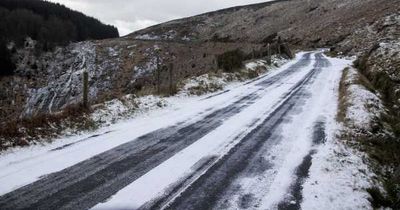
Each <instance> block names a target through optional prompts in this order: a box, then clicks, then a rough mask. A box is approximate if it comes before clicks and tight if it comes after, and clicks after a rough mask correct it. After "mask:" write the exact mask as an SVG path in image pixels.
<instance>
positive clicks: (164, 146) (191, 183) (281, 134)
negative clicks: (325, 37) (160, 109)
mask: <svg viewBox="0 0 400 210" xmlns="http://www.w3.org/2000/svg"><path fill="white" fill-rule="evenodd" d="M340 73H341V69H339V68H337V69H336V68H334V67H332V65H331V63H330V61H329V60H328V58H326V57H325V56H324V55H323V54H322V53H320V52H310V53H303V54H302V55H301V57H300V58H298V59H297V60H296V61H295V62H292V63H291V64H290V65H286V66H284V67H283V68H282V69H280V70H278V71H277V72H275V73H271V74H268V75H265V76H262V77H260V78H258V79H256V80H253V81H251V82H249V83H247V84H244V85H243V86H242V87H240V88H241V91H236V92H235V90H234V89H233V90H230V91H224V92H222V93H219V94H215V95H213V96H209V97H206V98H204V99H202V100H201V101H202V102H201V103H207V101H209V102H210V104H211V101H213V100H221V101H224V98H227V100H226V102H225V103H223V105H221V106H211V107H208V108H206V109H205V108H204V109H199V110H195V111H196V113H197V114H196V117H194V118H192V119H187V120H182V121H179V122H176V123H173V124H171V125H169V126H165V127H163V128H160V129H156V130H154V131H151V132H148V133H143V135H141V136H139V137H137V138H134V139H130V140H128V141H126V142H125V143H123V144H120V145H118V146H116V147H113V148H111V149H109V150H106V151H103V152H101V153H99V154H97V155H94V156H93V157H91V158H88V159H85V160H82V161H80V162H79V163H76V164H73V165H72V166H69V167H66V168H64V169H63V170H59V171H56V172H54V173H51V174H44V176H41V177H40V178H39V179H37V180H36V181H34V182H32V183H30V184H27V185H25V186H22V187H19V188H17V189H12V190H9V191H8V192H6V193H4V194H3V195H0V209H90V208H94V209H185V210H187V209H232V208H234V209H276V208H277V209H301V202H302V199H303V194H302V183H303V182H304V180H305V179H307V176H308V170H309V168H310V165H311V164H312V156H313V154H315V153H316V152H317V151H318V147H319V146H320V145H321V144H324V142H325V139H326V138H327V137H326V136H327V135H329V134H327V132H329V128H327V127H329V124H330V123H331V121H332V120H334V119H332V118H333V112H332V111H329V110H328V109H329V108H330V107H327V106H325V105H326V104H329V103H330V102H331V101H332V100H336V99H332V97H334V90H335V87H336V86H337V84H336V82H337V80H336V79H337V78H338V77H339V76H340ZM335 78H336V79H335ZM228 96H229V100H228ZM199 103H200V102H199ZM113 135H114V134H113V132H107V133H104V136H106V137H109V138H110V139H112V138H114V137H113ZM96 138H99V137H98V136H93V137H92V138H90V139H88V140H86V141H96ZM78 146H79V144H77V145H70V144H68V145H64V146H61V147H59V148H55V149H53V150H51V151H49V153H50V152H58V151H59V150H61V151H62V150H65V148H68V147H78ZM82 152H84V151H82ZM50 161H51V160H50ZM10 177H12V173H10V174H7V176H1V174H0V186H1V183H2V182H6V181H7V179H10Z"/></svg>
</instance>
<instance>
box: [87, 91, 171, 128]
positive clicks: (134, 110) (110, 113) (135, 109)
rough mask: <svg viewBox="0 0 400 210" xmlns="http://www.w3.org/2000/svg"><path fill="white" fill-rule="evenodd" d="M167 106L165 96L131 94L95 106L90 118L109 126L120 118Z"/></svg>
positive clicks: (131, 116)
mask: <svg viewBox="0 0 400 210" xmlns="http://www.w3.org/2000/svg"><path fill="white" fill-rule="evenodd" d="M165 106H167V101H166V100H165V99H163V98H160V97H157V96H153V95H149V96H143V97H136V96H134V95H131V94H129V95H126V96H124V97H121V98H118V99H113V100H111V101H107V102H105V103H102V104H100V105H96V106H94V109H95V111H94V112H93V113H92V114H91V116H90V118H91V119H92V120H93V121H94V122H96V123H99V124H101V125H103V126H108V125H110V124H113V123H115V122H117V121H118V120H122V119H128V118H133V117H135V116H137V115H139V114H143V113H146V112H148V111H151V110H155V109H159V108H163V107H165Z"/></svg>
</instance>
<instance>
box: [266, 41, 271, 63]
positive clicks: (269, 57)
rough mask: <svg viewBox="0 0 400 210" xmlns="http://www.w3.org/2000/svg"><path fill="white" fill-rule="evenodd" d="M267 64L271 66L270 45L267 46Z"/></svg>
mask: <svg viewBox="0 0 400 210" xmlns="http://www.w3.org/2000/svg"><path fill="white" fill-rule="evenodd" d="M267 62H268V64H269V65H271V46H270V45H269V43H268V45H267Z"/></svg>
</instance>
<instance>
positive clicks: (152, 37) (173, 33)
mask: <svg viewBox="0 0 400 210" xmlns="http://www.w3.org/2000/svg"><path fill="white" fill-rule="evenodd" d="M176 36H177V32H176V31H174V30H170V31H168V32H165V33H163V34H161V35H155V34H153V33H152V34H141V35H137V36H135V38H136V39H142V40H172V39H174V38H175V37H176Z"/></svg>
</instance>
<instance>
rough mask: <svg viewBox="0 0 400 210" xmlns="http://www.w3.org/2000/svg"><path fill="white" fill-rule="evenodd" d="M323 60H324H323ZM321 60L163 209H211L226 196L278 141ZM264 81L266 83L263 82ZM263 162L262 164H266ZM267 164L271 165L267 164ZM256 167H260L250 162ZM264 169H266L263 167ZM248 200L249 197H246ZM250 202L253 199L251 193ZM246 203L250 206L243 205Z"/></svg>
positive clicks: (318, 58)
mask: <svg viewBox="0 0 400 210" xmlns="http://www.w3.org/2000/svg"><path fill="white" fill-rule="evenodd" d="M316 57H317V63H318V62H324V61H322V59H324V58H323V57H322V55H319V54H317V56H316ZM320 60H321V61H320ZM319 65H320V64H319V63H318V64H316V65H315V68H314V69H313V70H312V71H311V72H310V73H309V74H308V75H307V76H306V77H305V78H304V79H303V80H302V81H300V82H299V83H298V84H297V85H296V86H297V89H295V90H294V91H293V92H290V93H288V94H287V95H288V97H287V98H286V100H285V101H284V102H283V103H282V104H281V105H280V106H279V107H277V108H276V109H275V110H274V111H273V112H272V113H271V114H270V115H269V116H268V117H267V118H266V119H265V120H264V121H263V123H262V124H261V125H259V126H258V127H257V128H255V129H254V130H252V131H251V132H250V133H249V134H248V135H247V136H245V137H244V138H243V139H242V140H241V141H240V142H239V143H238V144H237V145H235V146H234V147H233V148H232V149H231V150H230V151H229V153H228V154H226V155H225V156H223V157H222V158H221V159H220V160H219V161H218V162H216V163H215V164H214V165H213V166H211V167H210V169H209V170H208V171H207V172H205V173H204V175H202V176H201V177H199V178H198V179H197V180H196V181H195V182H193V183H192V184H191V185H190V186H188V187H187V188H186V190H185V191H183V192H181V194H180V196H179V197H177V198H176V199H174V200H172V201H170V202H169V203H167V204H166V205H165V206H163V207H162V209H164V208H165V209H185V210H190V209H211V208H214V207H215V205H216V203H217V202H218V201H220V200H221V199H223V198H224V196H225V193H226V190H227V188H228V187H229V186H230V185H231V184H232V183H233V181H234V180H235V179H236V178H238V176H239V175H240V174H241V173H243V172H244V171H246V169H247V168H248V167H249V163H255V162H257V160H258V158H259V155H260V154H259V152H260V151H266V150H268V149H269V148H270V147H271V144H274V142H276V141H278V139H277V138H274V135H275V132H276V129H277V128H278V127H279V126H280V125H281V124H282V123H283V122H284V119H285V118H286V117H287V116H289V115H290V114H291V112H292V111H293V110H294V109H295V108H296V107H297V106H298V105H301V103H302V101H301V100H302V97H304V93H303V91H304V88H305V87H306V86H307V85H308V84H310V83H312V82H313V80H314V79H315V77H316V76H317V74H319V73H320V72H321V68H320V67H319ZM260 83H261V84H263V82H260ZM263 165H264V164H261V167H263ZM267 165H268V164H267ZM250 167H253V168H259V167H260V166H255V165H254V164H252V165H250ZM261 170H263V169H261ZM245 200H246V199H245ZM247 200H248V202H251V201H252V198H251V197H249V196H248V199H247ZM244 205H245V206H246V205H248V204H246V202H245V204H244ZM145 208H148V209H158V208H159V207H158V206H156V207H147V206H146V207H145Z"/></svg>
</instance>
